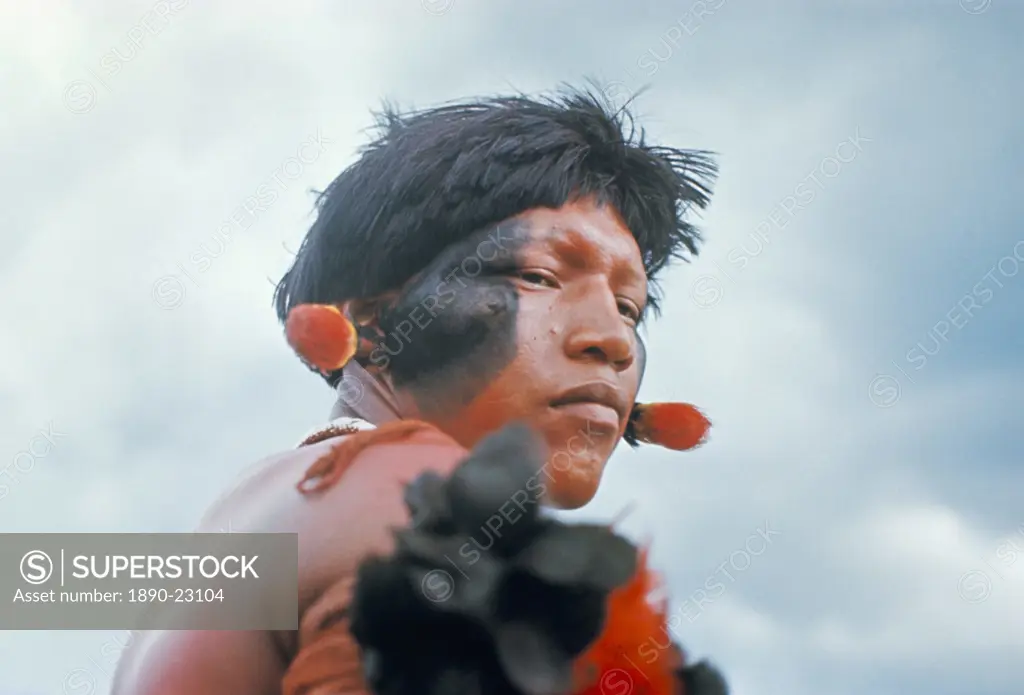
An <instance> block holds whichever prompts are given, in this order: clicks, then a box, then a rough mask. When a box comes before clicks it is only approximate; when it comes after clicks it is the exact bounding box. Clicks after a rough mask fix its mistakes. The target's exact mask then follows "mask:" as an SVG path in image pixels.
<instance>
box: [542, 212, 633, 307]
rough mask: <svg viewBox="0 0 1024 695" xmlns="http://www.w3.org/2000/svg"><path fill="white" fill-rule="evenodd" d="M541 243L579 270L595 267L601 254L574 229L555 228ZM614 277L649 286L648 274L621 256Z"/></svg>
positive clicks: (617, 261)
mask: <svg viewBox="0 0 1024 695" xmlns="http://www.w3.org/2000/svg"><path fill="white" fill-rule="evenodd" d="M541 241H544V242H545V243H547V244H548V245H549V246H550V247H551V248H552V249H553V250H554V251H555V252H556V253H557V254H558V255H559V256H561V257H562V259H563V260H565V262H566V263H568V264H569V265H571V266H572V267H574V268H578V269H585V268H588V267H590V266H591V265H593V262H594V260H595V259H594V256H595V255H597V254H598V253H599V252H598V251H596V250H592V249H593V242H591V241H590V240H589V239H587V237H586V236H584V235H583V234H581V233H580V232H579V231H578V230H576V229H573V228H572V227H553V228H552V229H550V230H548V232H547V233H546V234H544V235H543V236H542V237H541ZM612 277H613V278H614V279H616V280H619V281H621V282H627V283H636V284H637V285H640V286H642V287H644V288H646V286H647V273H645V272H643V271H640V272H637V269H636V267H635V266H634V265H633V264H632V263H630V262H629V261H627V260H625V259H624V258H622V257H621V256H616V257H615V261H614V268H613V269H612ZM645 291H646V290H645Z"/></svg>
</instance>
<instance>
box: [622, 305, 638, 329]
mask: <svg viewBox="0 0 1024 695" xmlns="http://www.w3.org/2000/svg"><path fill="white" fill-rule="evenodd" d="M619 313H620V314H622V315H623V316H625V317H626V318H628V319H629V320H630V321H632V322H633V324H634V325H636V324H638V323H640V309H638V308H637V306H636V304H634V303H633V302H631V301H629V300H619Z"/></svg>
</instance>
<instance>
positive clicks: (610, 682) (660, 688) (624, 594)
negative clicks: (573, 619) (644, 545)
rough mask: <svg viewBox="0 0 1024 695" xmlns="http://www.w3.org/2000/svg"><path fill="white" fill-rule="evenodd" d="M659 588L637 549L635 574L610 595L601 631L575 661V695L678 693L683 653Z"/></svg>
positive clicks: (658, 579) (659, 694)
mask: <svg viewBox="0 0 1024 695" xmlns="http://www.w3.org/2000/svg"><path fill="white" fill-rule="evenodd" d="M660 589H661V579H660V578H659V577H658V576H657V575H656V574H654V573H653V572H651V571H650V570H649V569H648V567H647V553H646V551H641V553H640V557H639V560H638V564H637V571H636V574H635V575H634V576H633V578H632V579H631V580H630V581H629V583H628V584H626V585H625V586H623V587H620V588H619V589H617V590H615V591H614V592H612V594H611V596H610V597H609V599H608V616H607V618H606V620H605V625H604V630H603V631H602V632H601V635H600V636H599V637H598V638H597V640H596V641H595V642H594V644H593V645H591V646H590V648H589V649H588V650H587V651H586V652H584V653H583V654H582V655H580V657H579V659H578V660H577V662H576V664H577V665H576V678H577V682H578V683H579V684H580V686H579V687H578V689H577V690H576V692H575V693H574V695H680V689H681V685H680V681H679V679H678V677H677V675H676V673H675V670H676V669H677V668H679V667H681V666H682V665H683V663H682V662H683V655H682V653H681V652H680V651H679V650H678V649H677V648H676V647H675V645H674V644H673V640H672V633H671V631H670V629H669V627H668V625H667V617H666V614H667V612H668V601H667V600H665V599H660V600H659V599H656V598H655V594H656V593H657V592H658V591H659V590H660Z"/></svg>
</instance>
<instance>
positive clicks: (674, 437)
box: [634, 403, 711, 451]
mask: <svg viewBox="0 0 1024 695" xmlns="http://www.w3.org/2000/svg"><path fill="white" fill-rule="evenodd" d="M634 410H635V411H638V412H637V416H636V419H635V421H634V427H635V428H636V433H637V438H638V439H640V440H641V441H645V442H648V443H649V444H657V445H659V446H663V447H665V448H666V449H674V450H676V451H686V450H687V449H694V448H696V447H698V446H700V445H701V444H703V443H704V441H705V440H706V439H707V436H708V430H710V429H711V421H710V420H708V419H707V417H705V416H704V413H702V412H701V411H700V410H699V409H698V408H697V407H696V406H693V405H690V404H689V403H645V404H643V405H641V404H637V405H635V406H634Z"/></svg>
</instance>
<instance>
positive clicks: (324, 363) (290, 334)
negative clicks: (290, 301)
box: [284, 304, 359, 375]
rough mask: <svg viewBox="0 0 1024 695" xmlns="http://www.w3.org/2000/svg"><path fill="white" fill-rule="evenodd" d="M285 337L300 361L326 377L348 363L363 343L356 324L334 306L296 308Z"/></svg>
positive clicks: (285, 330)
mask: <svg viewBox="0 0 1024 695" xmlns="http://www.w3.org/2000/svg"><path fill="white" fill-rule="evenodd" d="M284 335H285V339H286V340H287V341H288V345H290V346H291V348H292V350H294V351H295V354H297V355H298V356H299V359H301V360H302V361H303V362H305V363H306V364H308V365H309V366H310V367H312V368H313V369H316V370H318V371H319V372H320V373H321V374H325V375H326V374H330V373H331V372H335V371H337V370H339V369H341V368H342V367H344V366H345V365H346V364H348V362H349V360H351V359H352V357H353V356H354V355H355V354H356V346H357V345H358V342H359V339H358V336H357V335H356V327H355V325H354V324H353V323H352V322H351V321H350V320H349V319H348V318H347V317H346V316H345V315H344V314H343V313H341V309H339V308H338V307H336V306H334V305H333V304H299V305H298V306H296V307H294V308H293V309H292V310H291V311H289V312H288V320H287V321H285V324H284Z"/></svg>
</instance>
